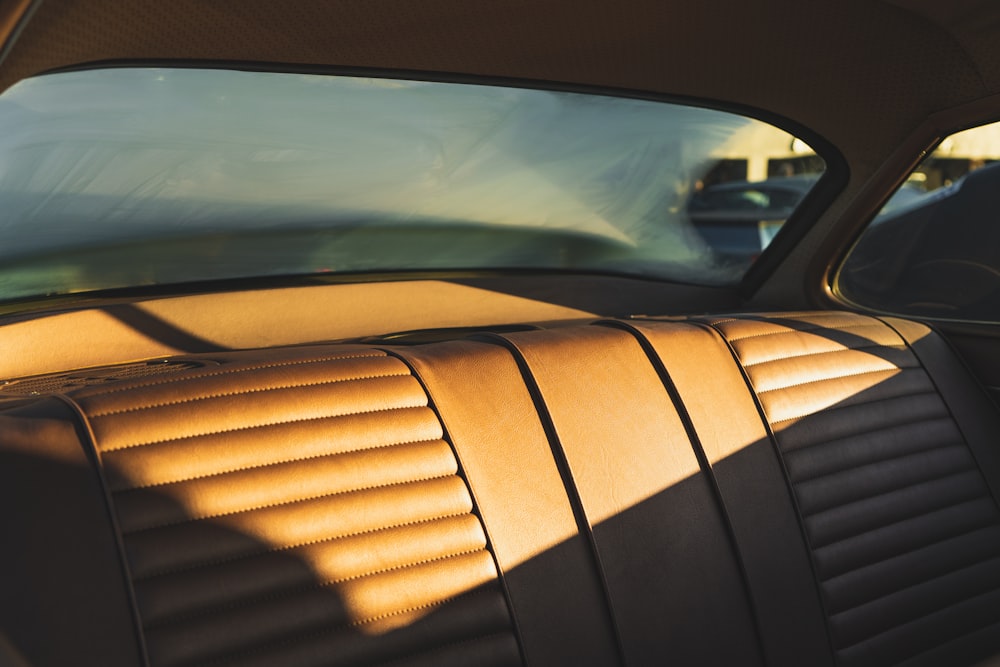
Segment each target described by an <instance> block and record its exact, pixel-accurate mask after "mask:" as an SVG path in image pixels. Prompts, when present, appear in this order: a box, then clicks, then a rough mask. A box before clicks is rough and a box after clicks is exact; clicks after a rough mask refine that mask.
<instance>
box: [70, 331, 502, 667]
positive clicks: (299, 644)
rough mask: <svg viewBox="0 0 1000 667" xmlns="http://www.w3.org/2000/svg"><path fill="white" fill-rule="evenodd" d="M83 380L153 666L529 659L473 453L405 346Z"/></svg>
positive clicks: (85, 407)
mask: <svg viewBox="0 0 1000 667" xmlns="http://www.w3.org/2000/svg"><path fill="white" fill-rule="evenodd" d="M75 399H76V401H77V402H78V404H79V405H80V407H81V410H82V413H83V415H84V416H85V418H86V419H87V423H88V425H89V427H90V429H91V431H92V433H93V438H94V445H95V447H96V450H97V453H98V455H99V457H100V460H101V463H102V468H103V470H104V473H105V477H106V479H107V482H108V486H109V489H110V492H111V495H112V498H113V505H114V510H115V513H116V516H117V520H118V525H119V529H120V531H121V534H122V535H123V538H124V546H125V551H126V555H127V562H128V567H129V571H130V574H131V578H132V583H133V586H134V589H135V595H136V600H137V604H138V610H139V616H140V618H141V620H142V625H143V631H144V636H145V639H146V645H147V648H148V652H149V659H150V663H151V664H152V665H164V666H168V665H185V664H191V663H201V662H209V661H213V660H216V659H219V658H223V657H224V658H225V660H226V664H240V665H251V664H254V665H256V664H299V665H306V664H316V665H320V664H329V658H330V656H331V655H341V656H343V655H349V656H354V659H353V660H359V659H361V658H364V659H366V660H376V661H384V660H388V659H391V658H394V657H399V656H403V655H411V654H419V653H421V652H423V651H427V652H434V661H435V662H436V664H452V663H453V664H465V663H466V661H467V660H469V659H474V660H475V661H476V662H479V660H480V659H481V658H482V657H483V656H489V657H490V659H491V660H492V661H493V663H494V664H518V663H519V662H520V658H519V650H518V647H517V643H516V641H515V639H514V636H513V634H512V632H511V626H510V619H509V615H508V612H507V606H506V602H505V600H504V596H503V593H502V591H501V589H500V587H499V585H498V583H497V574H496V568H495V565H494V562H493V557H492V555H491V554H490V553H489V551H488V550H487V549H486V539H485V535H484V533H483V530H482V526H481V524H480V522H479V520H478V519H477V517H476V516H475V515H474V514H472V511H473V505H472V501H471V499H470V496H469V492H468V489H467V487H466V485H465V483H464V481H463V480H462V478H461V477H460V476H459V475H458V468H457V465H456V461H455V457H454V454H453V452H452V450H451V448H450V446H449V445H448V443H447V442H445V441H444V440H443V439H442V431H441V425H440V422H439V421H438V419H437V417H436V415H435V414H434V412H433V411H432V410H431V409H430V408H428V407H427V397H426V394H425V393H424V391H423V389H422V388H421V386H420V384H419V383H418V382H417V381H416V379H414V378H413V377H412V376H411V375H410V373H409V370H408V369H407V367H406V366H405V365H404V364H403V363H402V362H400V361H399V360H398V359H394V358H391V357H388V356H386V355H385V354H384V353H381V352H378V351H375V350H367V351H363V352H351V351H347V352H343V353H338V351H337V350H336V349H333V350H322V351H319V352H311V353H310V352H299V353H296V354H294V355H283V356H282V357H279V358H272V359H265V360H261V361H257V360H254V361H251V362H249V363H239V364H232V365H226V366H223V367H221V368H214V369H205V370H203V371H200V372H195V373H190V374H186V375H185V376H184V377H182V378H181V377H176V376H170V377H166V378H154V379H150V380H145V381H139V382H135V383H131V384H129V385H126V386H114V387H110V388H106V387H100V388H96V389H88V390H85V391H82V392H80V393H78V394H77V395H76V397H75ZM446 602H447V603H449V604H447V605H446V604H445V603H446ZM399 628H406V630H405V631H402V632H396V633H393V631H394V630H397V629H399ZM418 628H419V630H418ZM450 644H454V645H455V646H456V649H455V650H454V651H451V650H448V651H443V650H442V647H444V646H446V645H450ZM477 656H479V657H477ZM345 662H346V663H347V664H350V663H351V662H352V661H351V660H345Z"/></svg>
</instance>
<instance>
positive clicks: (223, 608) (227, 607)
mask: <svg viewBox="0 0 1000 667" xmlns="http://www.w3.org/2000/svg"><path fill="white" fill-rule="evenodd" d="M485 551H486V550H485V549H484V548H483V547H481V546H479V547H476V548H475V549H466V550H465V551H459V552H456V553H451V554H445V555H443V556H435V557H433V558H425V559H423V560H419V561H414V562H412V563H403V564H401V565H394V566H392V567H386V568H382V569H380V570H373V571H371V572H365V573H362V574H356V575H353V576H350V577H343V578H340V579H328V580H324V581H313V582H309V583H308V584H307V585H304V586H296V587H293V588H288V589H285V590H281V591H275V592H271V593H267V594H265V595H256V596H252V597H248V598H244V599H242V600H237V601H234V602H229V603H225V604H221V605H217V606H212V607H207V608H204V609H200V610H196V611H192V612H188V613H185V614H178V615H175V616H169V617H167V618H164V619H161V620H160V621H158V622H156V623H151V624H147V625H146V626H145V629H146V630H153V629H158V628H162V627H166V626H169V625H176V624H178V623H186V622H188V621H193V620H195V619H198V618H203V617H205V616H211V615H213V614H221V613H225V612H227V611H232V610H234V609H240V608H246V607H251V606H254V605H259V604H264V603H267V602H271V601H273V600H280V599H281V598H286V597H290V596H293V595H299V594H301V593H307V592H309V591H315V590H320V589H322V588H326V587H328V586H336V585H338V584H345V583H349V582H352V581H358V580H361V579H366V578H368V577H375V576H378V575H381V574H388V573H390V572H398V571H400V570H406V569H410V568H414V567H420V566H422V565H430V564H431V563H437V562H441V561H446V560H450V559H453V558H461V557H462V556H468V555H471V554H474V553H480V552H485Z"/></svg>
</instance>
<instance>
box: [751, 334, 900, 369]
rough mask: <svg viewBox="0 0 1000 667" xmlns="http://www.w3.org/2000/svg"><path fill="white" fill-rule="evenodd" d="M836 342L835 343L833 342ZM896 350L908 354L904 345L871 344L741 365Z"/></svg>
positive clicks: (752, 366) (761, 364)
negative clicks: (858, 352) (864, 351)
mask: <svg viewBox="0 0 1000 667" xmlns="http://www.w3.org/2000/svg"><path fill="white" fill-rule="evenodd" d="M834 342H836V341H834ZM886 348H889V349H891V350H897V351H899V352H908V351H909V350H908V348H907V347H906V346H905V345H881V344H879V343H873V344H871V345H859V346H858V347H841V348H839V349H836V350H822V351H820V352H805V353H803V354H792V355H788V356H783V357H774V358H771V359H761V360H760V361H755V362H753V363H752V364H747V363H744V364H743V368H746V369H748V370H749V369H751V368H754V367H755V366H763V365H764V364H773V363H775V362H777V361H789V360H791V359H805V358H806V357H819V356H823V355H827V354H841V353H843V352H855V351H858V350H874V349H886Z"/></svg>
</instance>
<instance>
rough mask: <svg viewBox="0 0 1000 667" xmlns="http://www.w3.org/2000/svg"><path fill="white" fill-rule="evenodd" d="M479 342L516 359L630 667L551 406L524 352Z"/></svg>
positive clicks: (497, 338) (498, 341)
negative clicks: (505, 350)
mask: <svg viewBox="0 0 1000 667" xmlns="http://www.w3.org/2000/svg"><path fill="white" fill-rule="evenodd" d="M476 340H481V341H483V342H487V343H492V344H494V345H500V346H502V347H504V348H506V349H507V351H508V352H509V353H510V354H511V356H512V357H513V359H514V362H515V363H516V364H517V368H518V371H519V372H520V374H521V379H522V380H523V382H524V385H525V388H526V389H527V391H528V395H529V396H530V397H531V402H532V403H533V404H534V406H535V412H536V413H537V415H538V419H539V421H540V422H541V425H542V429H543V430H544V432H545V436H546V439H547V440H548V444H549V449H550V451H551V452H552V457H553V459H554V460H555V463H556V469H557V470H558V471H559V476H560V477H561V478H562V482H563V487H564V490H565V491H566V497H567V498H568V500H569V505H570V508H571V509H572V511H573V518H574V519H575V520H576V526H577V531H578V533H579V534H580V535H581V536H583V537H584V538H585V541H586V544H587V550H588V552H589V553H590V557H591V559H592V564H593V567H594V571H595V573H596V575H597V579H598V581H599V582H600V588H601V593H602V595H603V597H604V607H605V611H606V614H607V618H608V625H609V627H610V628H611V631H612V633H613V635H614V638H615V649H616V651H617V654H618V660H619V663H620V664H622V665H627V664H628V662H627V660H626V658H625V644H624V642H623V640H622V633H621V628H620V627H619V625H618V615H617V614H616V613H615V612H614V603H613V602H612V598H611V589H610V585H609V584H608V579H607V574H606V570H605V568H604V565H603V562H602V560H601V554H600V552H599V551H598V549H597V538H596V537H595V536H594V531H593V527H592V526H591V525H590V520H589V519H588V518H587V513H586V510H585V509H584V506H583V499H582V497H581V496H580V490H579V488H578V487H577V485H576V480H575V479H574V478H573V471H572V469H571V468H570V465H569V460H568V459H567V457H566V452H565V451H564V449H563V445H562V441H561V440H560V439H559V434H558V432H557V431H556V427H555V421H554V420H553V418H552V415H551V413H550V412H549V409H548V406H547V404H546V403H545V398H544V396H542V391H541V389H540V388H539V386H538V383H537V382H536V381H535V376H534V374H533V373H532V372H531V367H530V366H529V365H528V361H527V359H526V358H525V357H524V354H523V352H522V351H521V349H520V348H519V347H518V346H517V344H516V343H514V342H513V341H511V340H508V339H507V338H505V337H504V336H501V335H499V334H494V333H487V334H483V335H481V336H477V337H476Z"/></svg>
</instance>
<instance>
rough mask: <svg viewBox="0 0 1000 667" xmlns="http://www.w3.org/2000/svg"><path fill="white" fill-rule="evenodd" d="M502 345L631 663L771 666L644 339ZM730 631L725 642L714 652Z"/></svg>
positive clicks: (594, 331)
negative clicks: (557, 467)
mask: <svg viewBox="0 0 1000 667" xmlns="http://www.w3.org/2000/svg"><path fill="white" fill-rule="evenodd" d="M504 338H505V339H506V340H508V341H509V342H510V343H511V344H512V345H513V347H514V349H515V351H516V353H517V354H518V355H520V356H521V357H522V359H523V360H524V363H525V365H526V368H527V370H528V372H529V373H530V375H531V378H532V381H533V382H534V383H535V384H536V385H537V388H538V391H539V400H540V406H539V407H540V410H541V411H542V412H543V413H544V414H547V415H548V418H549V419H550V420H551V423H552V425H553V429H554V435H555V439H556V444H557V446H558V448H559V450H560V451H561V453H562V455H563V456H564V457H565V460H566V463H567V465H568V469H569V473H570V475H571V481H570V484H571V486H572V487H573V489H574V490H575V494H576V495H577V496H578V498H579V502H580V503H581V506H582V509H583V511H584V514H585V517H586V522H587V525H586V530H588V531H589V532H590V534H591V536H592V540H593V544H594V549H595V553H596V557H597V560H598V563H599V564H600V566H601V569H602V571H603V573H604V579H605V585H606V587H607V595H608V599H609V602H610V605H611V608H612V610H613V613H614V618H615V619H616V622H617V629H618V633H619V637H620V640H621V643H622V653H623V656H624V658H625V663H626V664H628V665H636V666H638V665H659V664H662V661H663V658H664V656H666V655H669V656H671V659H672V660H675V661H676V662H677V663H678V664H695V663H702V664H718V665H724V664H737V663H738V664H741V665H748V666H749V665H756V664H762V659H761V657H760V647H759V643H758V638H757V635H756V628H755V624H754V621H753V616H752V613H751V610H750V606H749V603H748V601H747V599H746V596H745V591H744V588H743V585H742V580H741V575H740V571H739V567H738V563H737V560H736V558H735V556H734V554H733V547H732V544H731V542H730V541H729V537H728V534H727V531H726V528H725V524H724V522H723V520H722V517H721V516H720V513H719V508H718V506H717V504H716V502H715V498H714V496H713V491H712V488H711V484H710V483H709V481H708V480H707V479H706V476H705V475H704V473H703V471H702V469H701V466H700V464H699V462H698V459H697V457H696V455H695V452H694V450H693V449H692V447H691V444H690V442H689V440H688V437H687V434H686V432H685V429H684V426H683V424H682V423H681V420H680V418H679V416H678V413H677V410H676V408H675V406H674V404H673V402H672V401H671V399H670V396H669V395H668V394H667V391H666V389H665V388H664V386H663V381H662V378H660V377H659V376H658V375H657V373H656V371H655V369H654V368H653V366H652V365H651V364H650V361H649V358H648V357H647V355H646V353H645V352H644V351H643V350H642V348H641V347H640V345H639V343H638V342H637V341H636V339H635V338H634V337H633V336H631V335H630V334H628V333H627V332H624V331H619V330H615V329H609V328H605V327H577V328H572V329H559V330H552V331H540V332H528V333H518V334H507V335H505V336H504ZM723 627H724V628H726V641H725V642H706V641H705V637H706V635H709V634H711V633H712V632H713V630H714V629H721V628H723Z"/></svg>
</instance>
